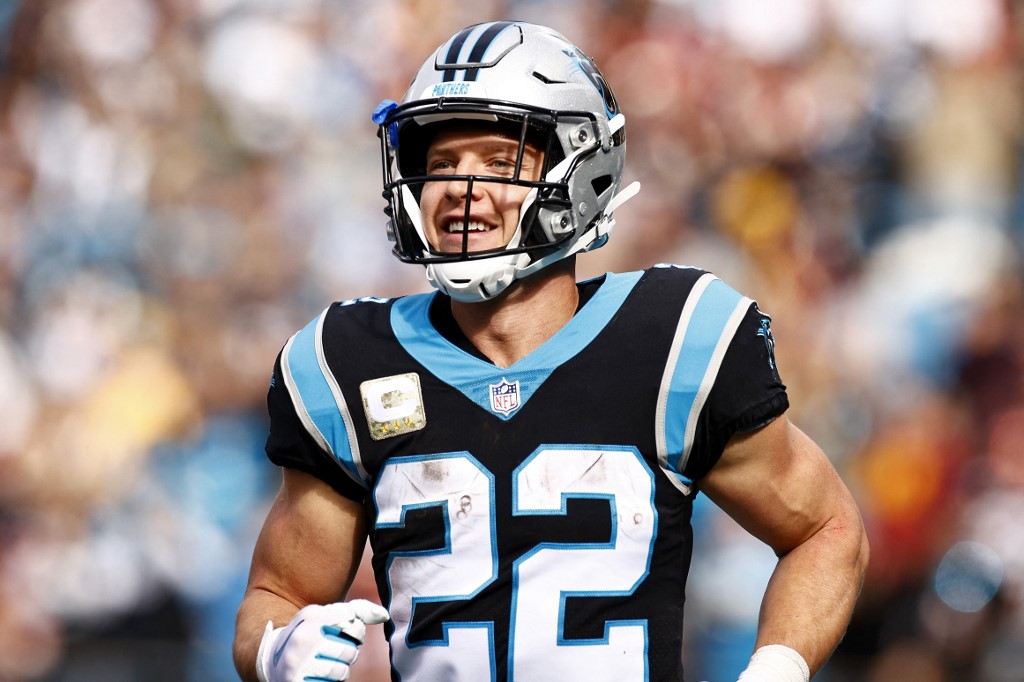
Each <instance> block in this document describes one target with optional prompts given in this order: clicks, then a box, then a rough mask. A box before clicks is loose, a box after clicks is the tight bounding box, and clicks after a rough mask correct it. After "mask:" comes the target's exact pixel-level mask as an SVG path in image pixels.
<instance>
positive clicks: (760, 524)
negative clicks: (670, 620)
mask: <svg viewBox="0 0 1024 682" xmlns="http://www.w3.org/2000/svg"><path fill="white" fill-rule="evenodd" d="M700 487H701V490H703V491H704V492H705V493H707V495H708V497H710V498H711V499H712V500H713V501H714V502H715V503H716V504H718V505H719V506H720V507H721V508H722V509H723V510H725V511H726V512H727V513H728V514H729V515H730V516H732V517H733V518H734V519H736V521H737V522H738V523H739V524H740V525H742V526H743V527H744V528H746V529H747V530H748V531H749V532H750V533H751V534H753V535H754V536H756V537H758V538H760V539H761V540H762V541H764V542H765V543H767V544H768V545H769V546H770V547H771V548H772V549H773V550H774V551H775V553H776V554H777V555H778V556H779V563H778V565H777V566H776V568H775V572H774V573H773V574H772V577H771V580H770V581H769V583H768V588H767V590H766V591H765V595H764V599H763V600H762V603H761V615H760V620H759V623H758V632H757V644H756V646H755V648H757V647H761V646H764V645H767V644H783V645H786V646H788V647H790V648H792V649H795V650H796V651H798V652H799V653H800V654H801V656H803V658H804V660H806V661H807V664H808V666H809V667H810V670H811V674H812V675H813V674H814V673H815V672H816V671H817V670H818V669H819V668H820V667H821V666H822V665H823V664H824V663H825V661H826V660H828V657H829V656H830V655H831V654H832V651H833V650H834V649H835V647H836V645H837V644H838V643H839V641H840V640H841V639H842V637H843V634H844V633H845V631H846V627H847V625H848V624H849V621H850V617H851V615H852V613H853V607H854V603H855V602H856V600H857V595H858V594H859V592H860V587H861V584H862V582H863V578H864V572H865V570H866V569H867V562H868V542H867V536H866V535H865V533H864V526H863V522H862V521H861V517H860V512H859V511H858V509H857V505H856V503H855V502H854V500H853V497H852V496H851V495H850V492H849V490H847V488H846V486H845V485H844V484H843V482H842V480H841V479H840V478H839V474H838V473H836V471H835V469H834V468H833V467H832V465H831V463H830V462H829V461H828V459H827V458H826V457H825V454H824V453H823V452H822V451H821V449H820V448H819V447H818V446H817V445H816V444H815V443H814V442H813V441H812V440H811V439H810V438H809V437H808V436H806V435H805V434H804V433H803V432H802V431H800V430H799V429H798V428H797V427H796V426H794V425H793V424H792V423H791V422H790V421H789V420H788V419H787V418H786V417H780V418H779V419H776V420H775V421H774V422H772V423H771V424H769V425H768V426H765V427H764V428H761V429H759V430H757V431H754V432H751V433H748V434H740V435H737V436H736V437H734V438H733V439H732V440H731V441H730V442H729V444H728V445H727V446H726V450H725V453H724V454H723V456H722V459H721V460H720V461H719V463H718V464H717V465H716V466H715V467H714V468H713V469H712V470H711V472H710V473H709V474H708V475H707V476H706V477H705V478H704V479H703V480H702V481H701V482H700Z"/></svg>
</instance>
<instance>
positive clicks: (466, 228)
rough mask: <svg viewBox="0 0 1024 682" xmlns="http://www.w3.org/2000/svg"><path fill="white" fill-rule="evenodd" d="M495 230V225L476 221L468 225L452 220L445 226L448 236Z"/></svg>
mask: <svg viewBox="0 0 1024 682" xmlns="http://www.w3.org/2000/svg"><path fill="white" fill-rule="evenodd" d="M493 229H494V226H493V225H488V224H487V223H482V222H480V221H476V220H471V221H469V222H468V223H464V222H463V221H461V220H452V221H451V222H449V223H448V224H447V225H445V228H444V231H445V232H447V233H448V234H462V233H463V232H470V233H472V232H490V231H491V230H493Z"/></svg>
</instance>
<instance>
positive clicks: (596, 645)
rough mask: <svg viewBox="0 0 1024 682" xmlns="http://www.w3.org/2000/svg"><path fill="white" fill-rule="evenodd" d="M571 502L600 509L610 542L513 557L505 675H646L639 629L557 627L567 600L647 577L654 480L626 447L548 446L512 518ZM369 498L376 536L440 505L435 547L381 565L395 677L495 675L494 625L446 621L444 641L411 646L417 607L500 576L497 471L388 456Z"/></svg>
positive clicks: (622, 625)
mask: <svg viewBox="0 0 1024 682" xmlns="http://www.w3.org/2000/svg"><path fill="white" fill-rule="evenodd" d="M574 497H576V498H584V497H585V498H598V499H606V500H607V501H608V503H609V508H610V510H611V528H612V532H611V538H610V540H609V542H607V543H581V544H565V543H538V544H537V545H536V546H534V547H533V548H532V549H531V550H530V551H528V552H526V553H524V554H523V555H522V556H520V557H517V558H516V559H515V561H514V563H513V576H512V581H513V582H512V585H513V587H512V591H511V592H512V597H511V598H512V604H511V613H512V619H511V620H512V622H511V623H510V625H509V660H508V669H509V676H508V677H509V679H510V680H524V681H525V680H539V679H553V680H557V679H563V680H564V679H587V680H644V679H647V677H648V672H649V671H648V670H647V662H646V651H647V624H646V621H643V620H635V621H607V622H606V623H605V624H604V637H603V638H601V639H568V638H566V637H565V633H564V628H563V624H564V610H565V600H566V598H568V597H602V596H609V597H614V596H627V595H629V594H632V592H633V591H634V590H635V589H636V588H637V587H638V586H639V584H640V583H641V582H642V581H643V580H644V578H645V577H646V576H647V573H648V571H649V569H650V560H651V551H652V548H653V543H654V537H655V532H656V527H657V513H656V511H655V507H654V479H653V473H652V472H651V470H650V469H649V468H648V467H647V465H646V464H645V463H644V461H643V458H642V457H641V456H640V454H639V453H638V452H636V450H634V449H631V448H608V447H602V448H593V447H587V446H547V447H542V448H540V449H538V450H537V451H536V452H534V453H533V455H531V456H530V457H528V458H527V459H526V460H525V461H524V462H523V464H521V465H520V466H519V467H518V468H517V469H516V471H515V472H514V474H513V481H512V505H513V508H512V510H511V512H512V515H513V516H526V515H565V514H566V500H567V499H569V498H574ZM374 502H375V504H376V506H377V520H376V528H378V529H384V528H396V527H402V526H403V525H404V523H405V515H406V514H407V513H408V512H409V511H410V510H413V509H418V508H423V507H440V508H441V509H442V517H443V520H444V524H445V538H444V545H443V547H440V548H437V549H429V550H415V551H406V552H393V553H392V556H391V557H390V560H389V562H388V565H387V579H388V582H389V586H390V592H391V595H392V597H391V603H390V604H389V609H390V611H391V617H392V623H393V624H394V626H395V631H394V634H393V635H392V637H391V649H392V662H393V664H394V666H395V668H396V670H398V672H399V673H400V674H401V676H402V677H408V678H411V679H424V680H442V679H444V680H456V679H457V680H493V679H495V678H496V666H497V665H499V663H498V662H497V661H496V660H495V647H494V628H495V627H496V625H495V623H494V622H493V621H483V622H457V623H450V624H445V625H444V628H443V631H444V638H443V639H442V640H438V641H430V642H417V643H415V644H410V643H409V640H408V635H409V628H410V626H411V623H412V617H413V613H414V610H415V606H416V604H417V603H421V602H432V601H452V600H461V599H472V598H473V597H474V596H475V595H476V594H478V593H479V592H480V591H481V590H482V589H484V588H485V587H486V586H487V585H489V584H491V583H492V582H494V581H495V580H497V579H498V557H497V551H496V544H497V543H496V526H495V516H496V515H495V502H494V475H493V474H492V473H491V472H489V471H487V469H486V468H485V467H484V466H483V465H482V464H481V463H480V462H479V461H478V460H477V459H475V458H474V457H473V456H472V455H470V454H469V453H465V452H462V453H449V454H445V455H435V456H424V457H403V458H396V459H392V460H389V462H388V463H387V465H386V466H385V467H384V469H383V470H382V471H381V475H380V478H379V480H378V483H377V486H376V488H375V490H374ZM498 627H501V625H498Z"/></svg>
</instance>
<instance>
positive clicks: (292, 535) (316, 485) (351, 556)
mask: <svg viewBox="0 0 1024 682" xmlns="http://www.w3.org/2000/svg"><path fill="white" fill-rule="evenodd" d="M283 471H284V482H283V484H282V485H281V490H280V491H279V492H278V494H277V498H276V499H275V500H274V504H273V506H272V507H271V509H270V512H269V513H268V514H267V519H266V521H265V522H264V524H263V529H262V531H261V532H260V536H259V539H258V540H257V541H256V549H255V551H254V552H253V558H252V568H251V570H250V573H249V583H248V586H247V587H246V590H245V596H244V598H243V599H242V604H241V606H240V607H239V609H238V617H237V619H236V622H235V642H234V657H235V667H236V668H237V670H238V673H239V674H240V675H241V676H242V679H243V680H247V681H248V682H256V652H257V650H258V649H259V644H260V639H261V638H262V636H263V630H264V627H266V624H267V621H268V620H272V621H273V622H274V626H275V627H280V626H283V625H286V624H287V623H288V622H289V621H290V620H291V619H292V617H293V616H294V615H295V613H296V612H297V611H298V610H299V609H301V608H302V607H304V606H306V605H308V604H327V603H330V602H334V601H338V600H340V599H342V598H343V597H344V595H345V593H346V592H347V591H348V588H349V587H350V585H351V584H352V579H353V578H354V577H355V572H356V569H357V568H358V566H359V559H360V557H361V556H362V552H363V547H364V545H365V542H366V527H365V520H364V516H363V508H362V506H361V505H360V504H358V503H357V502H353V501H352V500H349V499H346V498H344V497H342V496H341V495H339V494H338V493H336V492H335V491H334V490H333V489H332V488H331V487H330V486H328V485H327V484H326V483H324V482H322V481H320V480H318V479H316V478H314V477H313V476H310V475H308V474H304V473H302V472H299V471H296V470H293V469H284V470H283Z"/></svg>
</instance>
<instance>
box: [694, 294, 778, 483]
mask: <svg viewBox="0 0 1024 682" xmlns="http://www.w3.org/2000/svg"><path fill="white" fill-rule="evenodd" d="M774 347H775V339H774V337H773V336H772V331H771V317H769V316H768V315H767V314H765V313H763V312H761V310H759V309H758V307H757V304H756V303H754V302H751V303H750V306H749V308H748V309H747V311H746V314H745V315H744V316H743V319H742V320H741V322H740V324H739V326H738V327H737V329H736V332H735V334H734V335H733V338H732V341H731V342H730V344H729V347H728V350H727V351H726V353H725V357H724V359H723V361H722V366H721V368H720V369H719V372H718V376H717V378H716V379H715V383H714V385H713V387H712V388H711V392H710V394H709V395H708V401H707V404H706V405H705V407H704V410H703V411H702V414H701V417H700V419H699V420H698V422H697V429H696V433H695V435H694V449H693V453H692V455H691V457H690V460H689V462H688V463H687V468H686V471H685V472H684V473H685V474H686V475H687V476H688V477H690V478H692V479H693V480H696V479H699V478H700V477H702V476H704V475H705V474H707V473H708V471H710V470H711V468H712V467H713V466H714V465H715V463H716V462H718V460H719V458H720V457H721V456H722V452H723V450H724V449H725V446H726V443H728V441H729V439H730V438H732V437H733V436H734V435H735V434H737V433H742V432H746V431H753V430H755V429H757V428H759V427H761V426H764V425H765V424H768V423H770V422H771V421H772V420H774V419H775V418H777V417H778V416H779V415H781V414H783V413H784V412H785V411H786V410H787V409H788V408H789V398H788V396H787V394H786V386H785V384H783V383H782V379H781V377H780V375H779V371H778V367H777V365H776V362H775V352H774Z"/></svg>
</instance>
